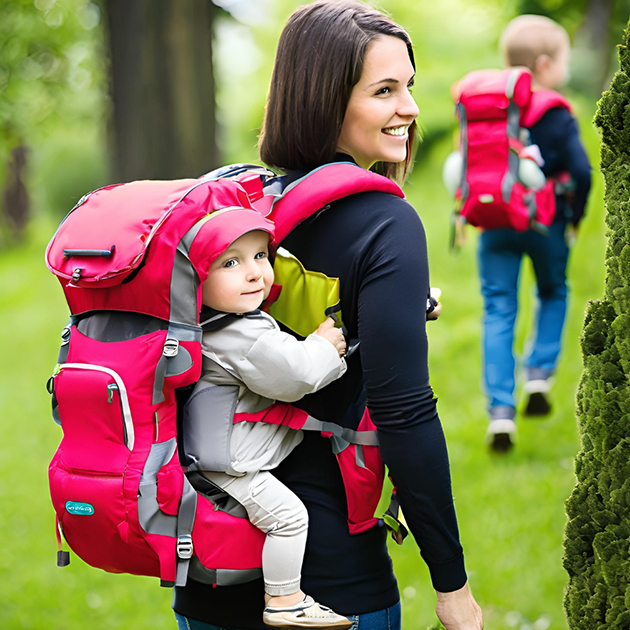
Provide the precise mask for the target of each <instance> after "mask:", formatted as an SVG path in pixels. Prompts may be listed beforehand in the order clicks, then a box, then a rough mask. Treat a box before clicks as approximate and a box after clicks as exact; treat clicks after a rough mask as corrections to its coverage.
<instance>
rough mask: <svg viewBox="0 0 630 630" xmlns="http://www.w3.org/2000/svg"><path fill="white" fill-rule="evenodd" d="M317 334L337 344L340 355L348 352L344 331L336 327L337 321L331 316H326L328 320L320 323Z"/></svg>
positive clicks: (334, 344) (336, 347)
mask: <svg viewBox="0 0 630 630" xmlns="http://www.w3.org/2000/svg"><path fill="white" fill-rule="evenodd" d="M315 334H316V335H319V336H320V337H323V338H324V339H326V340H327V341H330V343H332V345H333V346H335V349H336V350H337V352H338V353H339V356H340V357H343V356H344V355H345V354H346V340H345V339H344V336H343V333H342V332H341V329H339V328H335V322H334V321H333V320H332V319H331V318H330V317H328V318H326V320H325V321H324V322H322V323H321V324H320V325H319V327H318V328H317V330H316V331H315Z"/></svg>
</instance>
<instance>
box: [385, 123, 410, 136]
mask: <svg viewBox="0 0 630 630" xmlns="http://www.w3.org/2000/svg"><path fill="white" fill-rule="evenodd" d="M407 129H409V125H403V126H402V127H390V128H389V129H383V133H386V134H388V135H390V136H404V135H405V134H406V133H407Z"/></svg>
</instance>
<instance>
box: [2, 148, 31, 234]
mask: <svg viewBox="0 0 630 630" xmlns="http://www.w3.org/2000/svg"><path fill="white" fill-rule="evenodd" d="M27 156H28V149H27V148H26V147H25V146H24V145H23V144H19V145H18V146H16V147H13V149H12V150H11V153H10V154H9V159H8V160H7V164H6V168H5V180H4V188H3V191H2V214H1V218H2V223H4V224H5V226H6V228H7V230H6V237H7V238H8V239H11V241H12V242H13V243H20V242H21V241H22V238H23V236H24V230H25V229H26V225H27V223H28V220H29V218H30V199H29V194H28V190H27V188H26V184H25V183H24V179H25V177H26V167H27Z"/></svg>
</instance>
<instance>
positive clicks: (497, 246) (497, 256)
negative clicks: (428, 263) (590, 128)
mask: <svg viewBox="0 0 630 630" xmlns="http://www.w3.org/2000/svg"><path fill="white" fill-rule="evenodd" d="M500 45H501V50H502V53H503V56H504V59H505V63H506V66H507V67H509V68H514V67H523V66H524V67H526V68H528V69H529V70H530V71H531V73H532V90H533V96H532V101H533V99H534V97H535V96H536V92H547V95H546V96H550V95H556V96H557V97H559V95H557V93H555V92H552V91H553V90H554V89H556V88H557V87H559V86H561V85H562V84H563V83H564V81H565V79H566V76H567V73H568V63H569V54H570V43H569V37H568V35H567V33H566V31H565V30H564V28H562V27H561V26H560V25H559V24H557V23H556V22H554V21H553V20H550V19H549V18H546V17H542V16H537V15H521V16H519V17H517V18H515V19H514V20H512V21H511V22H510V23H509V24H508V26H507V27H506V28H505V30H504V32H503V34H502V36H501V40H500ZM539 96H541V95H540V94H539ZM529 132H530V135H531V142H532V144H534V145H537V146H538V147H539V149H540V154H541V156H542V160H543V162H544V163H543V165H542V170H543V172H544V174H545V176H546V177H547V179H550V178H557V177H558V176H559V175H561V174H568V177H566V179H567V180H568V185H564V186H561V185H559V183H558V184H556V190H555V192H556V194H555V217H554V219H553V223H551V225H550V226H549V233H548V235H544V234H541V233H540V232H538V231H536V230H532V229H529V230H527V231H522V232H519V231H516V230H513V229H488V230H484V231H482V233H481V234H480V237H479V252H478V257H479V274H480V279H481V292H482V295H483V299H484V306H485V309H484V311H485V312H484V320H483V337H484V340H483V355H484V356H483V361H484V377H485V385H486V393H487V396H488V408H489V415H490V424H489V427H488V433H487V440H488V443H489V445H490V447H491V448H493V449H494V450H497V451H501V450H507V449H509V448H510V447H511V446H512V445H513V443H514V441H515V438H516V425H515V422H514V420H515V416H516V402H515V398H514V388H515V377H514V372H515V367H516V365H515V359H514V353H513V344H514V325H515V321H516V314H517V299H518V279H519V270H520V265H521V259H522V258H523V255H525V254H526V255H528V256H529V257H530V258H531V260H532V263H533V267H534V272H535V275H536V283H537V287H538V310H537V313H536V318H535V326H536V332H535V337H534V341H533V344H532V347H531V351H530V352H529V355H528V356H527V358H526V359H525V368H526V383H525V387H524V392H525V395H526V402H525V405H524V412H525V414H526V415H544V414H547V413H549V411H550V409H551V405H550V401H549V391H550V379H551V377H552V375H553V373H554V370H555V368H556V364H557V361H558V355H559V353H560V347H561V339H562V331H563V327H564V320H565V314H566V308H567V292H568V290H567V283H566V268H567V262H568V258H569V249H570V244H571V242H572V241H573V240H574V236H575V233H576V230H577V227H578V225H579V223H580V221H581V220H582V217H583V215H584V208H585V205H586V200H587V196H588V192H589V188H590V181H591V178H590V171H591V168H590V165H589V161H588V158H587V155H586V153H585V150H584V147H583V146H582V143H581V141H580V138H579V131H578V126H577V122H576V120H575V118H574V117H573V115H572V114H571V111H570V109H568V108H567V106H557V107H551V108H549V109H548V110H547V111H546V112H545V113H544V115H543V116H542V118H540V119H539V120H538V121H537V122H536V123H535V124H533V125H532V126H531V127H530V128H529Z"/></svg>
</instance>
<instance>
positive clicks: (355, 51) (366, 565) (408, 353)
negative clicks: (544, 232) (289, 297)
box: [174, 0, 483, 630]
mask: <svg viewBox="0 0 630 630" xmlns="http://www.w3.org/2000/svg"><path fill="white" fill-rule="evenodd" d="M414 74H415V65H414V58H413V51H412V48H411V41H410V39H409V36H408V35H407V33H406V32H405V31H404V30H403V29H402V28H401V27H399V26H398V25H397V24H395V23H394V22H392V21H391V20H390V19H388V18H387V17H386V16H384V15H383V14H382V13H380V12H378V11H375V10H373V9H371V8H370V7H368V6H367V5H364V4H362V3H359V2H355V1H353V0H318V1H317V2H314V3H312V4H309V5H305V6H303V7H300V8H299V9H297V10H296V11H295V12H294V14H293V15H292V16H291V18H290V19H289V21H288V23H287V25H286V26H285V29H284V31H283V33H282V35H281V38H280V42H279V45H278V51H277V55H276V63H275V68H274V74H273V78H272V83H271V88H270V94H269V99H268V103H267V109H266V113H265V121H264V126H263V132H262V135H261V140H260V154H261V158H262V160H263V162H265V163H266V164H268V165H269V166H272V167H275V168H278V169H281V170H283V171H284V172H285V173H286V174H287V183H290V182H291V181H294V180H295V179H297V178H299V177H300V176H302V175H304V174H305V172H308V171H310V170H312V169H314V168H317V167H319V166H321V165H323V164H326V163H328V162H333V161H349V162H355V163H356V164H357V165H358V166H360V167H362V168H366V169H367V168H372V169H373V170H377V171H378V172H380V173H382V174H385V175H387V176H389V177H391V178H393V179H395V180H397V181H399V182H401V183H402V181H403V180H404V178H405V176H406V173H407V170H408V167H409V164H410V159H411V146H412V143H413V139H414V132H415V119H416V117H417V115H418V109H417V107H416V104H415V103H414V101H413V98H412V97H411V94H410V88H411V86H412V84H413V78H414ZM282 245H283V247H286V248H287V249H288V250H289V251H291V252H292V253H293V254H294V255H295V256H297V257H298V258H299V259H300V260H301V261H302V263H303V264H304V265H305V267H306V268H307V269H311V270H314V271H320V272H322V273H325V274H326V275H328V276H330V277H338V278H340V279H341V306H342V312H343V318H344V323H345V325H346V327H347V329H348V333H349V337H350V338H351V339H352V338H355V339H359V340H360V346H359V348H360V349H359V351H358V352H355V353H354V354H353V355H352V356H351V357H349V358H348V371H347V373H346V375H345V376H344V377H342V378H341V379H339V380H338V381H336V382H335V383H333V384H331V385H330V386H328V387H326V388H324V389H323V390H322V391H321V392H319V393H317V394H313V395H311V396H307V397H305V398H304V399H303V400H301V401H300V402H299V403H298V405H299V406H300V407H302V408H304V409H305V410H306V411H308V412H309V414H311V415H313V416H315V417H316V418H320V419H326V420H328V421H332V422H336V423H338V424H342V425H344V426H346V427H349V428H356V426H357V422H358V420H359V419H360V418H361V417H362V415H363V411H364V408H365V405H366V402H367V405H368V406H369V409H370V413H371V417H372V420H373V421H374V423H375V424H376V426H377V428H378V437H379V442H380V447H381V453H382V456H383V460H384V461H385V463H386V465H387V466H388V469H389V473H390V475H391V477H392V479H393V480H394V482H395V483H396V485H397V489H398V490H397V492H398V497H399V500H400V503H401V505H402V508H403V511H404V513H405V517H406V520H407V523H408V524H409V528H410V530H411V532H412V534H413V536H414V538H415V539H416V541H417V542H418V544H419V547H420V549H421V554H422V557H423V559H424V560H425V562H426V563H427V565H428V567H429V570H430V573H431V578H432V582H433V586H434V587H435V590H436V592H437V609H436V610H437V614H438V616H439V618H440V620H441V621H442V623H443V624H444V626H445V627H446V628H447V629H448V630H479V629H480V628H482V626H483V621H482V618H481V610H480V609H479V607H478V606H477V604H476V602H475V601H474V599H473V597H472V595H471V593H470V590H469V588H468V585H467V580H466V572H465V569H464V561H463V555H462V548H461V545H460V543H459V534H458V530H457V521H456V517H455V511H454V507H453V499H452V494H451V484H450V474H449V466H448V456H447V452H446V445H445V441H444V436H443V433H442V429H441V425H440V421H439V418H438V415H437V412H436V406H435V399H434V396H433V391H432V390H431V387H430V385H429V377H428V368H427V339H426V333H425V323H424V322H425V320H426V315H425V312H426V304H427V295H428V293H429V272H428V264H427V252H426V242H425V235H424V231H423V227H422V223H421V222H420V219H419V218H418V215H417V214H416V212H415V211H414V209H413V208H412V207H411V206H410V205H409V204H408V203H407V202H405V201H404V200H402V199H400V198H398V197H394V196H393V195H388V194H386V193H381V192H367V193H361V194H357V195H352V196H350V197H346V198H344V199H341V200H339V201H336V202H334V203H333V204H332V205H331V207H330V208H328V209H326V211H325V212H321V213H319V214H318V215H316V216H315V217H314V218H312V219H310V220H307V221H305V222H304V223H302V224H301V225H300V226H298V227H297V228H296V229H295V230H294V231H293V232H292V233H291V234H290V235H289V237H288V238H287V239H285V241H283V243H282ZM275 473H276V476H277V477H278V478H279V479H280V480H281V481H282V482H283V483H285V484H286V485H287V486H288V487H289V488H290V489H291V490H292V491H293V492H295V493H296V494H297V495H298V496H299V497H300V499H301V500H302V501H303V502H304V504H305V505H306V507H307V509H308V512H309V534H308V543H307V550H306V556H305V560H304V566H303V571H302V584H303V587H304V590H305V591H306V592H308V593H310V594H312V595H313V597H315V598H316V599H317V600H318V601H319V602H321V603H323V604H325V605H328V606H330V607H331V608H333V610H335V611H337V612H339V613H340V614H344V615H347V616H350V617H352V618H354V619H355V620H356V625H355V626H353V628H355V627H356V628H358V630H386V629H387V630H390V629H393V630H397V629H399V628H400V603H399V594H398V588H397V585H396V580H395V577H394V574H393V571H392V565H391V560H390V558H389V556H388V554H387V549H386V544H385V543H386V536H387V532H386V530H385V529H384V528H382V527H373V528H371V529H368V530H367V531H364V532H363V533H360V534H356V535H350V534H349V531H348V525H347V518H348V512H347V507H346V498H345V491H344V486H343V483H342V478H341V474H340V471H339V466H338V464H337V461H336V459H335V456H334V455H333V453H332V452H331V448H330V444H329V440H325V439H322V438H321V437H320V436H319V435H318V434H314V433H311V432H307V433H306V434H305V437H304V441H303V442H302V444H301V445H300V446H299V447H297V448H296V449H295V451H294V452H293V453H292V455H291V456H289V458H287V459H286V460H285V461H284V462H283V463H282V464H281V465H280V467H279V468H278V469H276V471H275ZM262 608H263V589H262V585H261V583H259V582H250V583H248V584H244V585H240V586H234V587H227V588H217V589H212V588H210V587H208V586H203V585H200V584H197V583H195V582H190V583H189V585H188V586H187V587H186V588H183V589H176V593H175V599H174V609H175V611H176V614H177V617H178V623H179V624H180V628H193V629H194V628H199V629H206V630H209V629H212V628H216V627H220V628H230V629H241V630H256V629H258V628H263V627H264V626H262V625H261V622H260V615H261V610H262Z"/></svg>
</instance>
